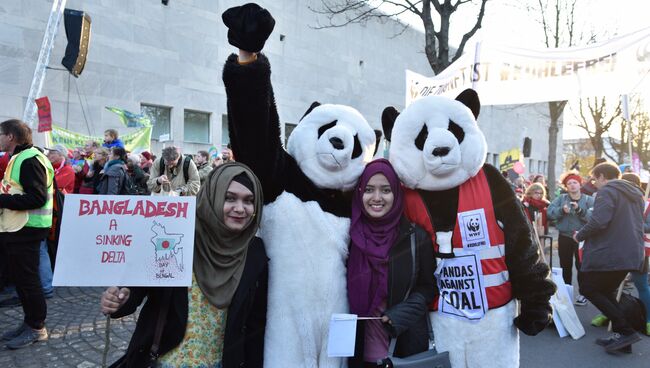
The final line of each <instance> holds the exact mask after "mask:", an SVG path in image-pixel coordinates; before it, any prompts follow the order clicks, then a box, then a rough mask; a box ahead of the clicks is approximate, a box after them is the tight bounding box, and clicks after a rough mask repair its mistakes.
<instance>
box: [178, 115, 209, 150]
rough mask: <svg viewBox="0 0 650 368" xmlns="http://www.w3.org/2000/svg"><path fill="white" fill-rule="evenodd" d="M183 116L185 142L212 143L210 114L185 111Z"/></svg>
mask: <svg viewBox="0 0 650 368" xmlns="http://www.w3.org/2000/svg"><path fill="white" fill-rule="evenodd" d="M183 116H184V119H183V120H184V122H185V123H184V125H183V132H184V136H185V142H194V143H210V113H207V112H201V111H193V110H185V111H184V114H183Z"/></svg>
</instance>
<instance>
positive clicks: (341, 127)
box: [287, 102, 381, 191]
mask: <svg viewBox="0 0 650 368" xmlns="http://www.w3.org/2000/svg"><path fill="white" fill-rule="evenodd" d="M380 136H381V132H379V133H377V132H376V131H373V130H372V129H371V128H370V125H369V124H368V122H367V121H366V119H364V118H363V116H361V114H360V113H359V112H358V111H357V110H355V109H354V108H352V107H349V106H345V105H333V104H323V105H321V104H319V103H318V102H314V103H313V104H312V105H311V107H310V108H309V110H307V112H306V113H305V115H304V116H303V117H302V119H301V120H300V123H299V124H298V125H297V126H296V127H295V128H294V130H293V132H292V133H291V135H290V136H289V141H288V143H287V151H288V152H289V154H290V155H291V156H292V157H293V158H294V159H295V160H296V162H298V165H299V166H300V169H301V170H302V171H303V172H304V173H305V175H306V176H307V177H308V178H309V179H310V180H311V181H312V182H313V183H314V184H316V186H318V187H320V188H323V189H334V190H341V191H349V190H352V189H353V188H354V186H355V184H356V183H357V180H358V179H359V176H360V175H361V173H362V172H363V168H364V167H365V165H366V163H368V162H370V160H372V156H373V155H374V154H375V152H376V150H377V141H378V140H379V138H380Z"/></svg>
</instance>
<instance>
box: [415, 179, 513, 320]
mask: <svg viewBox="0 0 650 368" xmlns="http://www.w3.org/2000/svg"><path fill="white" fill-rule="evenodd" d="M404 191H405V196H404V197H405V198H404V201H405V209H404V213H405V214H406V217H407V218H408V219H409V220H410V221H411V222H414V223H416V224H418V225H419V226H421V227H422V228H423V229H425V230H426V231H427V232H428V233H429V234H430V235H431V240H432V242H433V244H434V250H435V251H437V249H438V244H437V243H436V232H435V229H434V228H433V224H432V223H431V218H430V216H429V213H428V210H427V207H426V205H425V204H424V201H423V200H422V197H421V196H420V195H419V193H418V192H417V191H415V190H412V189H408V188H404ZM480 208H482V209H483V211H484V212H485V217H486V218H485V220H486V223H487V227H488V233H489V238H490V247H488V248H487V249H484V250H477V251H475V254H476V256H477V257H478V258H479V259H480V260H481V268H482V269H483V280H484V284H485V294H486V296H487V301H488V308H489V309H494V308H499V307H501V306H504V305H506V304H507V303H508V302H510V300H512V285H511V284H510V277H509V273H508V268H507V266H506V257H505V237H504V235H503V230H501V228H500V227H499V225H498V224H497V221H496V216H495V214H494V206H493V204H492V195H491V194H490V186H489V185H488V181H487V177H486V176H485V173H484V172H483V169H481V170H480V171H479V172H478V174H476V175H475V176H473V177H472V178H470V179H469V180H467V181H466V182H464V183H463V184H461V185H460V187H459V190H458V211H457V213H458V214H460V213H462V212H466V211H471V210H476V209H480ZM451 243H452V247H453V248H457V249H458V248H460V249H462V248H463V244H462V239H461V235H460V227H459V221H458V220H456V226H455V227H454V231H453V235H452V238H451ZM437 299H438V297H436V300H435V301H434V302H433V304H432V307H433V310H437V307H438V301H437Z"/></svg>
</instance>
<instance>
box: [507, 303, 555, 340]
mask: <svg viewBox="0 0 650 368" xmlns="http://www.w3.org/2000/svg"><path fill="white" fill-rule="evenodd" d="M550 323H551V310H550V308H549V307H548V304H545V303H543V304H534V305H529V304H528V303H522V305H521V313H520V314H519V316H517V318H515V319H514V324H515V326H517V328H518V329H519V330H520V331H521V332H523V333H525V334H526V335H528V336H535V335H537V334H538V333H540V332H541V331H542V330H544V328H546V326H548V325H549V324H550Z"/></svg>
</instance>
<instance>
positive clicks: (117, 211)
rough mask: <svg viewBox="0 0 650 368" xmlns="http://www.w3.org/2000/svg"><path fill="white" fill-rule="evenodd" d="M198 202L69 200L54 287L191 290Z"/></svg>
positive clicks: (105, 198)
mask: <svg viewBox="0 0 650 368" xmlns="http://www.w3.org/2000/svg"><path fill="white" fill-rule="evenodd" d="M194 214H195V198H194V197H159V196H155V197H146V196H106V195H76V194H68V195H66V196H65V206H64V208H63V222H62V224H61V236H60V238H59V249H58V252H57V257H56V271H55V273H54V280H53V284H54V285H55V286H190V284H191V282H192V257H193V249H194Z"/></svg>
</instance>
